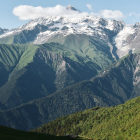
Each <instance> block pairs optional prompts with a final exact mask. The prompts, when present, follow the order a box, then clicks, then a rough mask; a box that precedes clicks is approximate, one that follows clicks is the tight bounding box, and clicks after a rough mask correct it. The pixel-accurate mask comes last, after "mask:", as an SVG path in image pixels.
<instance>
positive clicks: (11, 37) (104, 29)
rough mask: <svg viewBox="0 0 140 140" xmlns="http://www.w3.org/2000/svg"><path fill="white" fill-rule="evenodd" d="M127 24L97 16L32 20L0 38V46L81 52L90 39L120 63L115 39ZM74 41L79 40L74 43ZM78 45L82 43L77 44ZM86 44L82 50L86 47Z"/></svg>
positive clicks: (51, 17)
mask: <svg viewBox="0 0 140 140" xmlns="http://www.w3.org/2000/svg"><path fill="white" fill-rule="evenodd" d="M66 9H67V10H73V11H76V12H77V13H80V12H79V11H78V10H77V9H76V8H74V7H72V6H70V5H69V6H68V7H67V8H66ZM125 26H126V25H125V23H124V22H123V21H116V20H109V19H104V18H99V17H95V16H84V17H83V16H82V17H81V16H79V17H77V18H75V17H66V16H47V17H44V18H42V17H41V18H38V19H35V20H31V21H30V22H29V23H27V24H25V25H23V26H21V27H18V28H16V29H12V30H10V31H9V32H6V33H5V34H2V35H1V36H0V43H4V44H13V43H14V44H44V43H46V42H56V43H60V44H62V45H65V46H66V47H69V46H72V47H73V49H75V48H77V47H78V48H80V47H81V45H82V43H80V42H79V41H80V40H79V38H81V36H82V39H83V38H84V41H86V42H87V43H88V44H90V42H89V38H90V39H92V40H95V41H96V42H102V44H101V45H102V46H105V47H108V53H109V54H112V57H114V58H115V59H116V60H117V59H118V54H116V46H115V44H114V43H113V41H114V37H115V36H116V35H117V34H118V33H119V32H120V31H122V30H123V28H124V27H125ZM73 38H74V39H75V40H73ZM77 42H78V43H77ZM85 45H87V44H84V45H83V46H82V47H84V48H85V47H86V46H85ZM81 51H83V50H81Z"/></svg>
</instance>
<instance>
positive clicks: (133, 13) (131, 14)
mask: <svg viewBox="0 0 140 140" xmlns="http://www.w3.org/2000/svg"><path fill="white" fill-rule="evenodd" d="M133 15H134V16H140V14H137V13H135V12H131V13H129V16H130V17H131V16H133Z"/></svg>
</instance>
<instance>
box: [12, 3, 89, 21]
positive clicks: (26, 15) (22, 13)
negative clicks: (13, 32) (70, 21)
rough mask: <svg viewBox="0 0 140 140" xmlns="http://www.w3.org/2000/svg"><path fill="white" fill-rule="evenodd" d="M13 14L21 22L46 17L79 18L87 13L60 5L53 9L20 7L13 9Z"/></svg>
mask: <svg viewBox="0 0 140 140" xmlns="http://www.w3.org/2000/svg"><path fill="white" fill-rule="evenodd" d="M13 14H14V15H15V16H18V17H19V19H21V20H28V19H35V18H39V17H46V16H67V17H75V18H76V17H81V16H87V15H88V13H87V12H82V13H80V12H79V11H73V10H67V9H66V7H64V6H62V5H56V6H55V7H46V8H44V7H41V6H38V7H33V6H28V5H20V6H17V7H15V8H14V9H13Z"/></svg>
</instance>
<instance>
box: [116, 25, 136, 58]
mask: <svg viewBox="0 0 140 140" xmlns="http://www.w3.org/2000/svg"><path fill="white" fill-rule="evenodd" d="M134 32H135V29H134V28H133V26H131V25H126V26H125V27H124V28H123V30H122V31H120V32H119V33H118V35H117V36H116V37H114V44H115V46H116V47H117V49H118V50H117V54H118V56H119V57H120V58H121V57H123V56H124V55H126V54H127V53H128V52H129V51H130V48H129V44H128V42H127V41H126V38H127V37H128V36H129V35H130V34H133V33H134Z"/></svg>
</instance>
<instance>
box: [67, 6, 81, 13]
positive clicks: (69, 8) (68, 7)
mask: <svg viewBox="0 0 140 140" xmlns="http://www.w3.org/2000/svg"><path fill="white" fill-rule="evenodd" d="M66 9H67V10H73V11H78V12H80V11H79V10H77V9H76V8H75V7H73V6H71V5H68V6H67V7H66Z"/></svg>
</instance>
